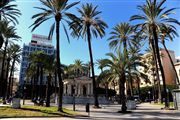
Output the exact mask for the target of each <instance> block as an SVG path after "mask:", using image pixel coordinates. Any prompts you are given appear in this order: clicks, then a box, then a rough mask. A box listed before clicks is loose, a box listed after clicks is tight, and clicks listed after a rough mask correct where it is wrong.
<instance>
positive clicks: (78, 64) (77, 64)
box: [71, 59, 83, 77]
mask: <svg viewBox="0 0 180 120" xmlns="http://www.w3.org/2000/svg"><path fill="white" fill-rule="evenodd" d="M71 70H72V71H74V73H75V76H76V77H79V76H80V74H81V73H82V72H83V62H82V61H81V60H79V59H77V60H75V61H74V64H73V65H72V66H71Z"/></svg>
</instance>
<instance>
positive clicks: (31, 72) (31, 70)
mask: <svg viewBox="0 0 180 120" xmlns="http://www.w3.org/2000/svg"><path fill="white" fill-rule="evenodd" d="M36 67H37V66H36V64H34V63H33V62H31V63H29V66H28V67H27V69H26V74H25V75H26V76H25V77H26V80H31V85H32V89H31V100H32V102H35V101H34V100H35V95H36V93H37V92H36V91H37V90H36V88H37V87H36V83H37V82H36V81H37V80H36V73H37V72H36V69H37V68H36Z"/></svg>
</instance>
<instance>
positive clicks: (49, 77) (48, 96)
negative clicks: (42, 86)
mask: <svg viewBox="0 0 180 120" xmlns="http://www.w3.org/2000/svg"><path fill="white" fill-rule="evenodd" d="M50 81H51V74H49V76H48V79H47V87H46V107H50Z"/></svg>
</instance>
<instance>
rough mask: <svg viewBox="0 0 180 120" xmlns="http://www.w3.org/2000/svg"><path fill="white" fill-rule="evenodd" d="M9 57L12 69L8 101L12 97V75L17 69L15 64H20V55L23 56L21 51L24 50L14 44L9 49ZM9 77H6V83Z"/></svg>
mask: <svg viewBox="0 0 180 120" xmlns="http://www.w3.org/2000/svg"><path fill="white" fill-rule="evenodd" d="M7 51H8V56H9V59H10V60H12V62H11V63H12V64H11V68H10V74H9V82H8V85H7V99H9V96H10V91H11V84H12V83H11V82H12V74H13V71H14V67H15V63H19V62H20V55H21V51H22V49H21V48H20V46H19V45H18V44H12V45H11V46H10V47H9V48H8V50H7ZM7 79H8V77H6V81H8V80H7Z"/></svg>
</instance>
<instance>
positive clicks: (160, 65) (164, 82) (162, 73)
mask: <svg viewBox="0 0 180 120" xmlns="http://www.w3.org/2000/svg"><path fill="white" fill-rule="evenodd" d="M152 30H153V37H154V40H155V41H154V42H155V44H154V45H155V48H156V54H157V60H158V63H159V68H160V71H161V75H162V81H163V91H164V97H165V108H168V107H169V106H168V100H167V91H166V81H165V80H166V79H165V75H164V70H163V66H162V63H161V58H160V57H161V56H160V53H159V45H158V36H157V33H156V26H153V29H152Z"/></svg>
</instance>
